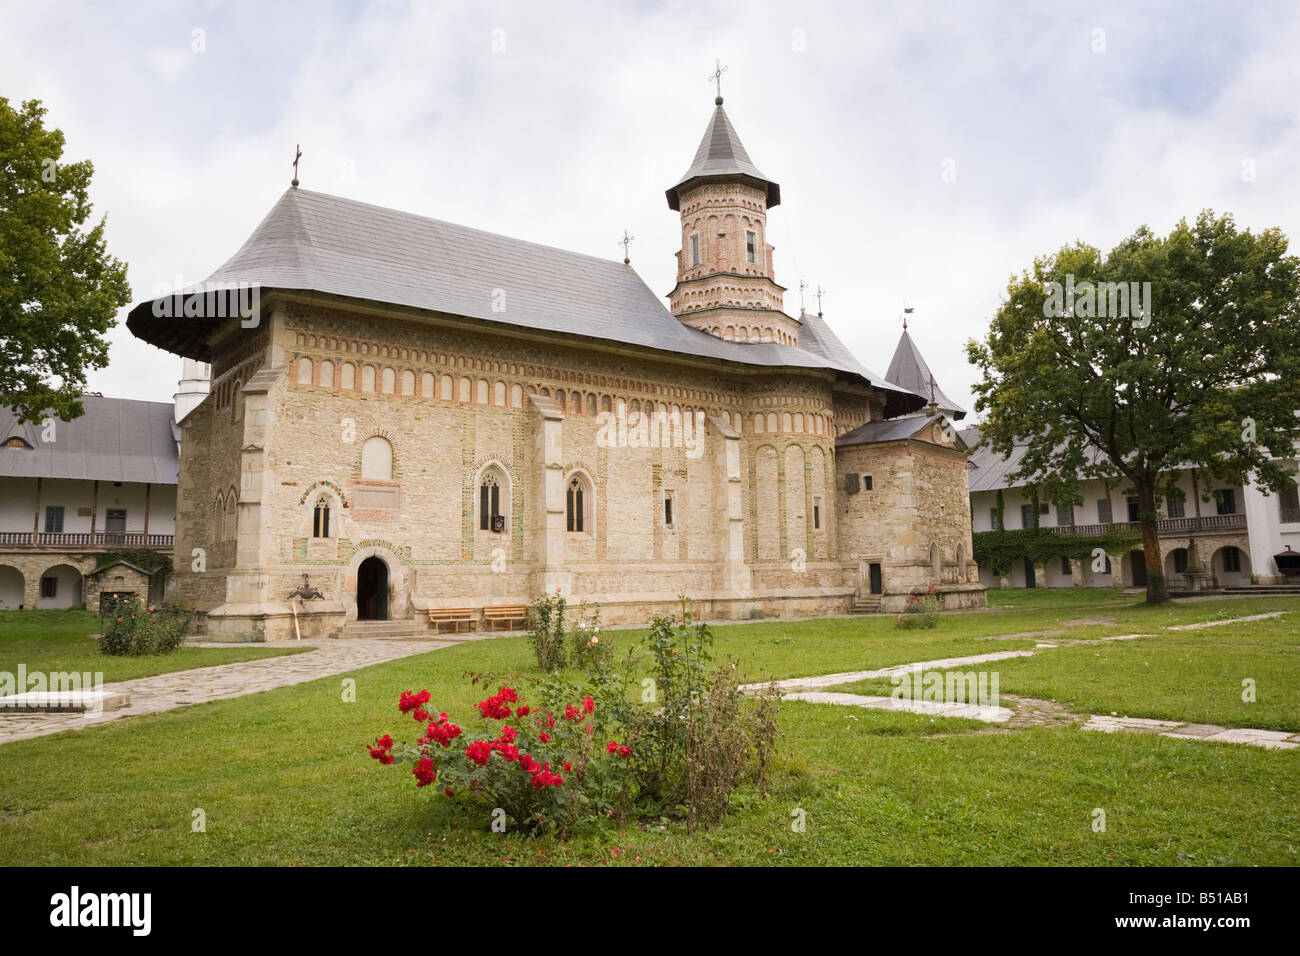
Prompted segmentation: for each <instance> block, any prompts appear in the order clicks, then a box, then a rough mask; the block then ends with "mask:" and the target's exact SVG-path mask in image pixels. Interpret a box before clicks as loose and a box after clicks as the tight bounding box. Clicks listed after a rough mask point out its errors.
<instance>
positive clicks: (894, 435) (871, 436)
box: [835, 414, 965, 450]
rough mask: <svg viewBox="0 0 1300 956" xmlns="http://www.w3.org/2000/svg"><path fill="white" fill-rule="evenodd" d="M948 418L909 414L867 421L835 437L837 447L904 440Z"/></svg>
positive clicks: (958, 435)
mask: <svg viewBox="0 0 1300 956" xmlns="http://www.w3.org/2000/svg"><path fill="white" fill-rule="evenodd" d="M946 419H947V416H946V415H943V414H937V415H908V416H906V417H904V418H888V419H885V420H884V421H879V422H867V423H866V424H865V425H859V426H858V427H857V428H855V429H853V430H852V431H848V432H845V433H844V434H843V435H841V436H840V437H839V438H837V439H835V447H836V448H847V447H851V446H853V445H875V444H878V443H880V442H886V441H902V440H903V439H905V438H911V437H912V436H913V435H915V434H917V433H918V432H920V431H921V430H922V429H924V428H925V427H926V426H927V425H930V424H932V423H934V422H942V421H945V420H946ZM963 434H964V432H958V433H957V437H958V438H961V437H962V435H963ZM964 444H965V441H964V440H963V441H962V442H960V443H959V447H960V445H964ZM962 450H964V449H962Z"/></svg>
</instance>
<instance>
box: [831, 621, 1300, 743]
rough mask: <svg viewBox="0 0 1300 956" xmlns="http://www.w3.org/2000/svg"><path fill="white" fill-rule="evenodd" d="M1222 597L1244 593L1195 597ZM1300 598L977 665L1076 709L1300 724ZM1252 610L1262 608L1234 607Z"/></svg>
mask: <svg viewBox="0 0 1300 956" xmlns="http://www.w3.org/2000/svg"><path fill="white" fill-rule="evenodd" d="M1220 603H1224V604H1229V605H1236V604H1237V603H1238V602H1235V601H1234V602H1213V603H1212V604H1201V605H1188V606H1187V607H1189V608H1198V607H1199V608H1201V609H1203V610H1202V613H1204V614H1205V615H1206V618H1207V619H1213V618H1216V617H1218V618H1222V617H1224V616H1225V615H1224V613H1223V610H1224V609H1222V608H1221V607H1220V606H1219V605H1220ZM1293 607H1294V608H1295V612H1293V613H1291V614H1287V615H1285V616H1283V617H1280V618H1271V619H1269V620H1263V621H1249V622H1245V623H1241V624H1227V625H1222V626H1219V627H1210V628H1205V629H1202V630H1194V631H1169V630H1159V631H1156V632H1155V633H1154V636H1152V637H1142V638H1138V639H1136V640H1132V641H1116V642H1113V643H1106V644H1095V645H1074V646H1065V647H1058V648H1055V649H1052V650H1044V651H1041V652H1039V653H1037V654H1035V655H1034V656H1033V657H1026V658H1018V659H1013V660H1004V661H996V662H994V663H989V664H983V665H979V666H978V667H976V668H974V669H976V670H988V671H997V672H998V675H999V690H1000V692H1001V693H1003V694H1014V695H1018V696H1022V697H1035V698H1040V699H1047V700H1055V701H1057V702H1059V703H1061V704H1062V705H1064V706H1065V707H1066V708H1067V709H1068V710H1071V711H1073V712H1075V713H1081V714H1110V713H1116V714H1119V715H1121V716H1129V717H1154V718H1157V719H1160V720H1185V721H1189V722H1192V723H1207V724H1221V725H1223V726H1225V727H1257V728H1261V729H1264V730H1290V731H1292V732H1296V733H1300V633H1297V621H1300V602H1296V603H1295V604H1293ZM1228 610H1236V608H1233V607H1231V606H1230V607H1229V608H1228ZM1249 613H1258V612H1257V611H1239V613H1237V614H1233V615H1232V616H1234V617H1236V616H1245V615H1246V614H1249ZM971 669H972V668H961V670H964V671H966V670H971ZM1247 678H1249V679H1251V680H1253V681H1254V682H1255V700H1254V702H1246V701H1243V700H1242V692H1243V685H1242V681H1243V680H1245V679H1247ZM836 689H837V690H845V691H848V692H849V693H864V694H890V693H892V692H893V685H892V684H891V682H890V681H889V680H887V679H886V680H869V681H860V682H857V683H854V684H848V685H844V686H843V687H839V688H836ZM904 693H906V689H904Z"/></svg>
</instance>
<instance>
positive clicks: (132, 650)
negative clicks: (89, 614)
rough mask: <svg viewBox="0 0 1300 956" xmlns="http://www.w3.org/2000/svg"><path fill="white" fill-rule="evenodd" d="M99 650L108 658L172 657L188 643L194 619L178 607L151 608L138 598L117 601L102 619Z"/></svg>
mask: <svg viewBox="0 0 1300 956" xmlns="http://www.w3.org/2000/svg"><path fill="white" fill-rule="evenodd" d="M103 621H104V627H103V633H102V634H100V636H99V649H100V650H101V651H102V652H103V653H105V654H113V655H126V654H132V655H136V656H141V655H147V654H169V653H171V652H172V651H174V650H176V648H178V647H180V646H181V645H182V644H184V643H185V638H186V637H187V636H188V635H189V633H190V625H191V624H192V623H193V621H194V615H193V614H191V613H190V612H189V611H186V610H184V609H182V608H176V607H170V606H169V607H150V606H148V605H146V604H145V603H144V602H143V601H141V600H140V599H139V598H138V597H134V596H132V597H128V598H124V599H122V600H120V601H118V602H117V603H116V604H114V605H113V607H112V609H111V610H109V611H108V612H107V613H106V614H104V615H103Z"/></svg>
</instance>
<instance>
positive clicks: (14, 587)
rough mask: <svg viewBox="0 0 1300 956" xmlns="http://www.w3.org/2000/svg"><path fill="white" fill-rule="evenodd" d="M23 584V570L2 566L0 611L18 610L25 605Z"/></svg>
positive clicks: (0, 573)
mask: <svg viewBox="0 0 1300 956" xmlns="http://www.w3.org/2000/svg"><path fill="white" fill-rule="evenodd" d="M23 584H24V581H23V575H22V572H21V571H19V570H18V569H17V568H11V567H9V566H8V565H4V566H0V611H16V610H18V609H19V608H20V607H22V606H23Z"/></svg>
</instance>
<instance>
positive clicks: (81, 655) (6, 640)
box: [0, 611, 301, 682]
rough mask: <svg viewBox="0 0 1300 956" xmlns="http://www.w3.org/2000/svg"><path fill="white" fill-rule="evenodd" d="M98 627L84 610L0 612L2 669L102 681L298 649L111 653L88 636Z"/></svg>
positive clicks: (95, 619)
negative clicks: (103, 651) (90, 675)
mask: <svg viewBox="0 0 1300 956" xmlns="http://www.w3.org/2000/svg"><path fill="white" fill-rule="evenodd" d="M98 631H99V616H98V615H95V614H91V613H89V612H88V611H0V671H5V672H8V673H10V674H15V673H17V671H18V665H19V664H22V665H24V666H25V667H26V668H27V673H29V674H31V673H34V672H36V671H41V672H44V673H57V672H71V671H77V672H79V673H85V672H87V671H89V672H90V673H102V674H103V675H104V681H105V682H110V681H121V680H131V679H132V678H135V677H151V676H152V675H154V674H166V673H169V672H171V671H183V670H189V669H190V668H191V667H207V666H209V665H212V664H230V663H232V662H234V661H247V660H252V659H253V658H258V657H274V656H277V655H279V654H296V653H298V652H299V651H300V650H301V648H296V647H267V646H265V645H251V646H249V647H179V648H177V649H176V650H175V651H174V652H172V653H171V654H162V655H159V656H156V657H112V656H109V655H108V654H101V653H100V652H99V644H98V643H97V642H95V641H93V640H90V637H89V636H90V635H91V634H95V633H98Z"/></svg>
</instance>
